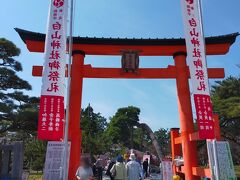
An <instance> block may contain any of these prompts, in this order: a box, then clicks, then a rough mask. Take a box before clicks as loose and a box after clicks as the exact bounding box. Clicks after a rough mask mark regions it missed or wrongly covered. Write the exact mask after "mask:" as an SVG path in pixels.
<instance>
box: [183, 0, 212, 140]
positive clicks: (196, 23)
mask: <svg viewBox="0 0 240 180" xmlns="http://www.w3.org/2000/svg"><path fill="white" fill-rule="evenodd" d="M181 6H182V14H183V22H184V31H185V39H186V46H187V54H188V56H187V59H188V65H189V68H190V74H191V81H192V88H193V95H194V102H195V107H196V114H197V122H198V128H199V137H200V138H201V139H212V138H214V126H213V124H214V123H213V117H212V103H211V100H210V94H209V84H208V74H207V65H206V53H205V41H204V35H203V30H202V22H201V12H200V10H199V9H200V7H199V1H198V0H181Z"/></svg>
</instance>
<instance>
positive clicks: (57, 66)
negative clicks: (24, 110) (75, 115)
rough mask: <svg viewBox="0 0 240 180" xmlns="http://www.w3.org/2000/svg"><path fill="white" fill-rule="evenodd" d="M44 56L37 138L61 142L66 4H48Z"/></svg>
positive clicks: (53, 1) (57, 1) (57, 0)
mask: <svg viewBox="0 0 240 180" xmlns="http://www.w3.org/2000/svg"><path fill="white" fill-rule="evenodd" d="M50 3H51V4H50V7H49V17H48V26H47V34H46V40H45V52H44V70H43V78H42V89H41V98H40V110H39V121H38V138H39V139H44V140H54V141H57V140H61V139H62V138H63V121H64V89H65V85H64V78H65V65H66V62H65V60H66V58H65V52H66V34H67V32H66V31H67V5H68V3H67V0H51V1H50Z"/></svg>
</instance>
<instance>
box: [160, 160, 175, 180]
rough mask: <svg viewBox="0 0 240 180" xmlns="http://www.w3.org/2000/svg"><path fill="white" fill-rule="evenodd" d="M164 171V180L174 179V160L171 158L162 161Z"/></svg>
mask: <svg viewBox="0 0 240 180" xmlns="http://www.w3.org/2000/svg"><path fill="white" fill-rule="evenodd" d="M162 173H163V180H172V178H173V169H172V161H170V160H163V161H162Z"/></svg>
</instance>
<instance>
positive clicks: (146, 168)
mask: <svg viewBox="0 0 240 180" xmlns="http://www.w3.org/2000/svg"><path fill="white" fill-rule="evenodd" d="M143 173H144V176H145V177H148V158H146V159H145V160H144V161H143Z"/></svg>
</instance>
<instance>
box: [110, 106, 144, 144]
mask: <svg viewBox="0 0 240 180" xmlns="http://www.w3.org/2000/svg"><path fill="white" fill-rule="evenodd" d="M139 114H140V109H139V108H137V107H134V106H128V107H124V108H120V109H118V110H117V112H116V114H115V115H114V116H113V117H112V118H110V123H109V126H108V128H107V131H106V133H107V136H108V137H109V138H110V141H111V142H112V143H113V144H122V145H124V146H126V147H128V148H133V141H134V140H133V134H134V131H133V130H134V126H136V125H138V122H139Z"/></svg>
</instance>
